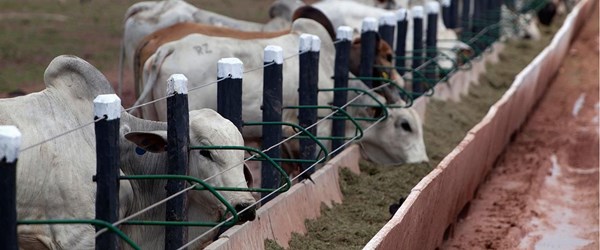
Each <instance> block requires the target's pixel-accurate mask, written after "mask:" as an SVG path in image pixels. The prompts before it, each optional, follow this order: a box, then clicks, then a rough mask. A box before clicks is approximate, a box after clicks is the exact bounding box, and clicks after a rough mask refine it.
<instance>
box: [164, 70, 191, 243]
mask: <svg viewBox="0 0 600 250" xmlns="http://www.w3.org/2000/svg"><path fill="white" fill-rule="evenodd" d="M187 83H188V79H187V78H186V77H185V76H184V75H182V74H174V75H171V77H169V79H168V80H167V95H168V96H170V95H172V96H171V97H169V98H167V122H168V123H167V124H168V125H167V138H168V139H167V143H168V145H167V155H168V159H169V161H168V162H169V166H168V169H167V174H170V175H187V174H188V172H189V168H188V157H189V145H190V138H189V120H190V117H189V108H188V89H187ZM185 186H186V183H185V181H180V180H168V181H167V186H166V190H167V196H171V195H173V194H175V193H177V192H179V191H181V190H183V189H184V188H185ZM187 203H188V201H187V195H179V196H177V197H175V198H173V199H171V200H169V201H167V204H166V208H167V209H166V210H167V211H166V220H167V221H187ZM187 236H188V235H187V228H186V227H183V226H168V227H165V249H167V250H170V249H177V248H179V247H181V246H183V245H184V244H186V243H187V238H188V237H187Z"/></svg>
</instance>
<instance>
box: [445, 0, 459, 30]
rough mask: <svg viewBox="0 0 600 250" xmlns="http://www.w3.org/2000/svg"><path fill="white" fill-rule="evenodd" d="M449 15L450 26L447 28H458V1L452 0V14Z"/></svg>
mask: <svg viewBox="0 0 600 250" xmlns="http://www.w3.org/2000/svg"><path fill="white" fill-rule="evenodd" d="M448 14H449V15H448V16H449V17H448V24H447V26H446V27H447V28H449V29H456V28H458V0H450V12H449V13H448Z"/></svg>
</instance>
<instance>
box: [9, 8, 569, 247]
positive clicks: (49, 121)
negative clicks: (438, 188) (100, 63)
mask: <svg viewBox="0 0 600 250" xmlns="http://www.w3.org/2000/svg"><path fill="white" fill-rule="evenodd" d="M448 2H449V1H441V4H447V3H448ZM458 2H462V1H458ZM506 2H507V4H506V6H503V11H502V13H503V14H502V17H503V20H512V22H515V23H517V24H516V25H506V28H505V30H504V34H505V36H506V37H515V38H533V39H535V38H536V37H537V36H539V31H538V30H537V28H536V26H535V25H536V22H535V21H532V20H533V19H532V18H528V17H523V16H521V15H530V14H529V13H523V14H519V15H517V14H515V13H518V12H517V11H515V10H516V9H519V8H524V7H523V6H524V4H523V3H522V2H524V1H519V0H514V1H506ZM525 2H527V1H525ZM548 2H549V3H548V4H550V3H552V4H555V2H556V3H558V1H556V0H554V1H548ZM567 2H568V1H567ZM420 6H425V7H424V8H423V7H420ZM552 6H554V7H552ZM567 6H570V5H569V4H567ZM398 8H403V11H397V10H396V9H398ZM439 8H440V3H438V2H437V1H424V0H396V1H394V0H387V1H384V0H360V1H359V0H355V1H351V0H323V1H317V2H316V3H313V4H312V5H310V6H309V5H306V4H305V3H303V2H302V1H298V0H276V1H274V3H273V4H272V6H271V8H270V10H269V15H270V17H271V20H270V21H269V22H267V23H254V22H248V21H243V20H237V19H235V18H232V17H228V16H226V15H222V14H218V13H213V12H210V11H207V10H203V9H200V8H199V7H197V6H193V5H191V4H189V3H187V2H185V1H182V0H165V1H145V2H139V3H136V4H134V5H133V6H131V7H130V8H129V9H127V10H126V11H124V13H125V22H124V35H123V43H122V50H121V56H122V58H123V59H122V61H123V66H122V71H125V70H131V71H133V72H134V74H133V76H134V79H123V77H121V80H120V81H121V82H122V83H123V84H134V85H135V89H136V92H137V93H136V94H137V97H138V98H139V99H138V101H137V102H136V105H140V104H144V103H148V102H152V101H155V100H159V99H161V98H164V97H165V96H166V95H167V93H166V92H165V90H166V89H167V81H168V80H169V78H170V77H172V75H173V74H183V75H185V76H186V77H187V79H188V81H189V87H188V88H189V89H196V90H195V91H190V92H189V109H190V112H189V117H190V118H189V128H190V129H189V137H190V145H205V146H211V145H227V146H243V145H245V144H248V145H256V144H257V143H258V144H260V141H261V137H262V131H261V130H260V129H258V128H257V127H244V128H243V129H241V130H238V129H237V127H236V126H234V125H233V123H231V122H230V121H229V120H227V119H225V118H223V117H222V116H221V115H219V114H218V113H217V112H216V111H214V110H217V84H212V85H208V86H204V84H205V83H208V82H211V81H214V80H216V79H217V78H218V76H217V61H219V60H220V59H222V58H231V57H235V58H238V59H239V60H241V62H243V67H244V69H245V70H250V69H261V67H262V66H263V65H264V63H265V62H264V61H263V53H264V48H265V47H267V46H278V47H279V48H281V52H282V53H283V58H285V59H283V58H282V62H283V103H282V106H294V105H298V103H299V100H298V99H299V97H298V92H297V90H298V88H299V84H300V83H299V78H300V77H299V72H298V68H299V59H298V56H297V55H298V52H299V48H300V39H301V37H302V35H303V34H311V35H312V39H313V41H312V42H313V43H315V45H316V46H317V49H318V50H319V59H318V60H319V65H318V72H317V74H318V79H320V80H319V82H318V84H319V86H318V87H319V89H331V88H333V80H330V79H331V77H332V76H333V75H334V61H335V53H336V49H335V46H334V44H335V41H336V39H338V38H340V37H346V38H348V39H350V40H351V41H352V43H351V44H352V45H351V46H352V49H351V50H350V51H351V52H350V59H349V61H350V64H349V68H350V77H354V76H355V75H359V65H360V60H361V50H360V46H361V39H360V33H361V30H363V29H364V28H365V26H364V25H365V24H363V20H364V19H365V18H367V17H374V18H381V17H384V16H387V17H388V18H389V17H390V16H391V17H397V16H398V15H399V13H403V14H402V15H407V14H408V13H411V15H413V16H418V15H423V13H424V12H425V11H427V12H428V11H439ZM436 9H437V10H436ZM407 10H409V11H407ZM544 10H547V11H548V12H549V13H553V12H555V11H556V6H555V5H549V7H546V8H544ZM380 20H383V19H380ZM540 20H543V22H545V23H547V22H549V20H551V15H550V16H549V15H548V14H545V13H543V12H541V13H540ZM521 22H525V23H521ZM342 26H347V27H349V28H342V29H339V31H341V32H345V33H344V34H340V33H339V32H338V28H340V27H342ZM513 27H519V28H518V29H514V28H513ZM412 29H413V27H412V24H410V25H409V27H408V30H409V32H408V33H407V34H408V36H409V38H408V39H407V50H411V49H412V47H413V45H412V43H411V42H410V41H412V38H411V36H412V32H411V30H412ZM437 36H438V38H439V40H438V44H437V46H438V48H445V49H446V50H442V51H443V52H442V53H446V57H445V58H446V59H445V60H446V61H444V60H442V59H440V62H439V64H440V67H442V68H443V67H447V68H451V67H453V65H452V63H451V61H453V60H454V61H455V60H456V59H457V57H459V56H460V55H459V54H460V53H461V51H469V50H471V48H470V46H469V45H468V44H467V43H465V42H461V40H460V39H459V34H458V30H457V29H450V28H447V27H446V26H445V24H444V22H443V20H442V17H441V15H439V18H438V32H437ZM393 46H394V45H391V44H388V43H386V42H385V41H384V40H383V39H379V40H378V43H377V44H376V48H375V50H376V53H375V54H376V56H375V59H374V62H373V63H374V64H375V65H384V66H392V65H393V64H392V63H393ZM283 60H285V61H283ZM388 68H392V69H374V70H373V72H375V74H376V75H375V76H377V77H385V78H388V79H389V81H390V82H391V83H392V87H388V88H380V89H379V90H378V91H377V93H375V94H374V95H375V98H376V99H377V101H380V102H382V103H385V104H388V105H390V106H393V105H398V106H400V105H404V104H405V103H404V102H405V101H404V100H403V97H401V96H400V95H399V94H398V91H396V90H397V88H398V87H408V86H405V85H406V84H405V83H404V80H403V77H406V75H405V76H401V75H400V74H399V73H398V71H396V70H395V69H393V67H388ZM262 78H263V74H262V69H261V70H257V71H254V72H250V71H248V72H245V73H244V75H243V85H242V86H243V94H242V103H243V105H242V106H243V110H242V117H243V120H244V121H262V112H261V104H262V98H263V96H262V92H263V79H262ZM44 82H45V84H46V89H45V90H43V91H40V92H37V93H32V94H29V95H26V96H20V97H14V98H7V99H1V100H0V113H1V115H0V124H2V125H14V126H16V127H18V128H19V130H20V131H21V133H22V143H21V144H22V145H24V146H28V145H36V146H34V147H26V148H25V149H23V150H22V151H21V154H20V156H19V160H18V166H17V169H18V171H17V174H16V175H17V191H16V193H17V197H16V201H17V215H18V219H19V220H44V219H60V218H94V215H95V210H94V204H95V199H96V196H95V191H96V184H95V183H94V182H93V181H92V176H94V175H95V174H96V172H95V171H96V168H95V165H96V161H95V155H96V145H95V143H94V138H95V134H94V129H93V128H92V127H91V126H82V127H81V128H80V129H78V130H76V131H73V132H70V133H65V134H64V135H63V136H60V137H57V138H56V139H54V140H49V141H47V142H45V143H41V144H36V143H38V142H40V141H44V140H47V139H49V138H53V137H55V136H56V135H59V134H61V133H64V132H65V131H66V130H68V129H70V128H74V127H77V126H81V125H82V124H90V123H92V122H93V119H92V118H93V117H92V115H91V114H92V113H93V107H92V102H93V100H94V99H95V98H96V97H97V96H98V95H106V94H114V93H115V91H114V90H113V89H112V88H111V85H110V83H109V82H108V81H107V79H106V78H105V76H104V75H103V74H102V73H101V72H99V71H98V70H97V69H96V68H95V67H94V66H92V65H90V64H89V63H87V62H85V61H84V60H82V59H80V58H77V57H74V56H58V57H57V58H55V59H54V60H53V61H52V62H51V63H50V64H49V66H48V68H47V70H46V72H45V74H44ZM348 84H349V86H350V87H352V88H356V89H362V90H366V91H368V90H369V89H370V87H368V86H367V85H366V84H365V83H363V82H362V81H361V80H352V79H351V80H350V81H349V83H348ZM348 95H349V96H348V99H349V100H350V99H353V98H356V103H361V104H374V103H375V101H374V100H373V99H370V98H367V96H359V95H357V94H356V93H354V92H349V93H348ZM332 102H333V93H332V92H319V94H318V104H319V105H330V104H331V103H332ZM385 111H386V112H387V114H388V117H387V119H386V120H383V121H380V122H373V121H368V120H366V121H360V125H361V126H364V127H369V126H372V129H371V130H370V131H369V133H366V134H365V135H364V137H363V138H361V139H360V140H359V141H358V143H360V144H361V149H362V151H363V153H364V154H365V155H366V156H368V158H369V159H370V160H371V161H374V162H377V163H380V164H401V163H415V162H423V161H428V156H427V154H426V150H425V144H424V142H423V129H422V121H421V118H420V117H419V115H418V114H417V112H416V111H415V110H414V109H413V108H410V107H409V108H386V110H385ZM130 112H131V114H130V113H128V112H122V113H121V115H120V125H119V134H120V137H119V144H120V149H119V152H120V160H119V165H120V169H121V175H152V174H155V175H156V174H165V173H166V172H167V170H166V166H167V165H168V157H167V154H166V152H165V151H166V145H167V132H166V129H167V123H166V121H167V104H166V103H165V102H164V101H163V102H159V101H156V102H152V103H151V104H147V105H140V108H137V109H132V110H131V111H130ZM381 112H382V111H381V110H379V111H374V110H373V108H372V107H371V108H369V107H350V106H349V107H348V113H349V114H350V115H351V116H362V117H367V116H368V117H374V116H375V114H380V113H381ZM325 115H327V112H326V110H319V116H320V117H323V116H325ZM282 117H283V120H284V121H285V122H290V123H298V118H297V117H298V110H297V109H285V110H283V114H282ZM349 124H350V123H349ZM331 127H332V125H331V121H330V120H325V121H324V122H322V123H319V124H318V129H317V131H318V136H319V137H326V136H331ZM346 127H347V131H346V134H347V136H349V137H351V136H352V134H353V133H354V128H353V126H351V125H349V126H346ZM294 132H295V131H291V130H288V129H284V130H283V134H284V136H291V135H292V134H293V133H294ZM323 143H324V144H325V145H326V146H328V147H330V146H331V145H330V143H329V142H328V141H324V142H323ZM285 147H286V148H287V150H288V151H294V150H296V151H297V150H299V149H298V146H297V145H294V144H292V145H287V144H286V145H285ZM288 154H289V155H291V156H293V155H298V152H288ZM240 162H244V154H243V152H242V151H231V150H230V151H227V150H210V151H207V150H204V151H201V152H197V151H190V154H189V165H190V166H189V175H191V176H193V177H195V178H198V179H201V180H205V179H210V180H209V181H207V183H209V184H210V185H213V186H217V187H239V188H247V187H248V186H257V185H258V186H260V183H253V184H250V183H247V179H248V175H247V169H245V168H246V166H245V165H244V164H239V163H240ZM256 168H258V167H257V166H254V167H253V169H251V172H253V173H254V174H257V173H260V171H258V170H257V169H256ZM214 176H219V177H218V178H212V177H214ZM255 179H259V178H255ZM165 183H166V181H165V180H144V181H134V180H121V181H120V189H119V204H120V205H119V217H120V218H125V217H128V216H130V215H132V214H134V213H136V212H138V211H140V210H142V209H144V208H146V207H149V206H151V205H153V204H155V203H156V202H158V201H159V200H161V199H163V198H165V195H166V191H165V188H164V186H165ZM223 196H224V198H225V199H226V200H227V201H228V202H229V203H230V204H232V205H233V206H235V209H236V210H238V211H240V210H245V211H246V216H244V217H243V218H244V219H247V220H251V219H253V218H254V213H255V209H256V207H255V206H254V205H255V203H256V199H255V197H253V196H252V195H251V194H250V193H249V192H223ZM188 199H189V204H188V209H189V211H188V219H189V220H190V221H218V220H220V219H222V218H223V216H225V211H226V208H225V206H224V205H223V204H221V203H220V202H219V201H218V200H217V199H216V198H215V197H213V196H212V195H211V194H210V193H208V192H191V193H189V194H188ZM164 214H165V207H164V206H158V208H156V209H153V210H150V211H148V212H146V213H143V214H142V215H140V216H139V217H137V219H138V220H149V221H159V220H163V218H164ZM121 229H122V230H123V232H125V234H126V235H128V236H129V237H130V238H131V239H132V240H133V241H134V242H136V243H137V244H139V245H140V247H141V248H142V249H161V248H163V246H164V241H165V233H164V227H160V226H147V225H146V226H144V225H122V226H121ZM206 231H207V228H205V227H190V228H189V229H188V233H189V235H190V236H191V237H196V236H198V235H202V234H203V233H205V232H206ZM216 233H217V232H216V231H214V232H211V233H209V234H206V235H204V237H202V239H201V240H200V241H197V242H196V243H194V245H192V247H200V246H204V245H205V244H207V243H208V242H210V240H211V239H212V238H213V237H214V236H215V234H216ZM95 235H96V233H95V229H94V227H93V226H91V225H77V226H64V225H20V226H19V227H18V243H19V246H20V248H23V249H92V248H94V247H95ZM0 248H3V247H2V246H0Z"/></svg>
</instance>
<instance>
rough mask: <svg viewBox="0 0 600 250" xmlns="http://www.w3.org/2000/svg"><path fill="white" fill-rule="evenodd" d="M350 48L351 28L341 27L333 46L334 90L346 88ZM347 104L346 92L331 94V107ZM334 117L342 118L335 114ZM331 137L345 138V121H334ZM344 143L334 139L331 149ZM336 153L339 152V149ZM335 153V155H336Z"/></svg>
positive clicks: (341, 140) (342, 140)
mask: <svg viewBox="0 0 600 250" xmlns="http://www.w3.org/2000/svg"><path fill="white" fill-rule="evenodd" d="M351 46H352V28H350V27H348V26H341V27H339V28H338V29H337V43H336V44H335V69H334V82H333V84H334V88H336V89H339V88H347V87H348V72H349V70H350V67H349V65H350V47H351ZM346 102H348V92H347V91H335V92H333V106H334V107H342V106H344V105H345V104H346ZM336 117H342V115H341V114H339V113H336ZM331 135H332V136H333V137H337V138H341V137H345V136H346V121H345V120H342V119H335V120H333V122H332V125H331ZM344 143H345V141H344V139H334V140H333V142H332V144H331V149H332V151H333V150H336V149H337V148H339V147H342V145H343V144H344ZM337 152H341V149H340V150H339V151H337ZM337 152H336V154H337Z"/></svg>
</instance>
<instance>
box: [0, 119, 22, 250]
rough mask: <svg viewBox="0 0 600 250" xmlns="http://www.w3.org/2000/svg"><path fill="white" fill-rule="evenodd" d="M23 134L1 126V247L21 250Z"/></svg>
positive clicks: (17, 130)
mask: <svg viewBox="0 0 600 250" xmlns="http://www.w3.org/2000/svg"><path fill="white" fill-rule="evenodd" d="M20 147H21V132H20V131H19V129H18V128H17V127H15V126H0V200H1V201H2V202H0V246H1V248H2V249H6V250H17V249H19V245H18V243H19V242H18V240H17V160H18V158H19V149H20Z"/></svg>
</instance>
